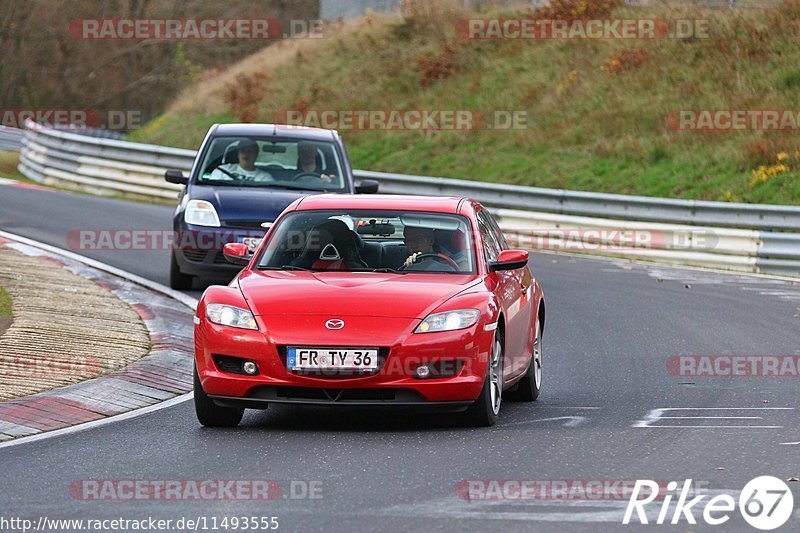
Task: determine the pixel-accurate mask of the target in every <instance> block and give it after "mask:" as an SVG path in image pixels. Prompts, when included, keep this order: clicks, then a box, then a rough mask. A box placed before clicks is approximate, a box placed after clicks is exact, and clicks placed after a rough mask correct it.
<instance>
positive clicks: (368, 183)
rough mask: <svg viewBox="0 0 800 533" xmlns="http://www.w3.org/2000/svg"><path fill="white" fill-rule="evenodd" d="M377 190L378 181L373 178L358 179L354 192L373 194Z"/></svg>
mask: <svg viewBox="0 0 800 533" xmlns="http://www.w3.org/2000/svg"><path fill="white" fill-rule="evenodd" d="M376 192H378V182H377V181H375V180H359V181H357V182H356V194H375V193H376Z"/></svg>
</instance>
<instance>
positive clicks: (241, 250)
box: [222, 242, 250, 266]
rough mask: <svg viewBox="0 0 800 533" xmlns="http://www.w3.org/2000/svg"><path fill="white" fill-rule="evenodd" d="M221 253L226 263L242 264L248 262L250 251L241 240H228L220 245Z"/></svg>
mask: <svg viewBox="0 0 800 533" xmlns="http://www.w3.org/2000/svg"><path fill="white" fill-rule="evenodd" d="M222 255H223V256H225V260H226V261H227V262H228V263H232V264H234V265H241V266H244V265H246V264H247V263H249V262H250V251H249V250H248V249H247V245H246V244H245V243H243V242H229V243H228V244H226V245H225V246H223V247H222Z"/></svg>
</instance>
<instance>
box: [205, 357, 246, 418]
mask: <svg viewBox="0 0 800 533" xmlns="http://www.w3.org/2000/svg"><path fill="white" fill-rule="evenodd" d="M194 412H195V414H196V415H197V420H198V421H199V422H200V423H201V424H202V425H204V426H206V427H211V428H230V427H235V426H238V425H239V422H241V421H242V416H244V408H242V407H220V406H219V405H217V404H215V403H214V400H212V399H211V398H209V397H208V395H207V394H206V393H205V391H204V390H203V385H202V384H201V383H200V377H199V376H198V375H197V369H195V371H194Z"/></svg>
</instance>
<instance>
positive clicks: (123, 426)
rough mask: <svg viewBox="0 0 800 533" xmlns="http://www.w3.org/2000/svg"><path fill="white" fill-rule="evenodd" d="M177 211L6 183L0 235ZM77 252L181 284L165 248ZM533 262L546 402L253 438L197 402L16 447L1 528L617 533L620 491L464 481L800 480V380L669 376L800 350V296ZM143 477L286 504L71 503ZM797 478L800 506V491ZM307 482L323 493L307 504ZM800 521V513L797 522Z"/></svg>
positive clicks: (775, 284) (322, 422)
mask: <svg viewBox="0 0 800 533" xmlns="http://www.w3.org/2000/svg"><path fill="white" fill-rule="evenodd" d="M171 212H172V209H170V208H167V207H157V206H149V205H145V204H139V203H129V202H123V201H117V200H109V199H102V198H95V197H91V196H84V195H77V194H68V193H63V192H47V191H41V190H31V189H25V188H18V187H12V186H7V185H0V229H3V230H6V231H9V232H12V233H17V234H20V235H24V236H27V237H30V238H33V239H37V240H40V241H43V242H46V243H49V244H52V245H55V246H59V247H64V248H66V247H68V244H67V241H66V235H67V234H68V232H69V231H71V230H75V229H98V228H105V229H110V228H136V229H167V228H169V227H170V215H171ZM79 253H83V254H84V255H88V256H90V257H92V258H95V259H98V260H101V261H104V262H107V263H109V264H111V265H113V266H117V267H119V268H122V269H125V270H128V271H130V272H133V273H135V274H138V275H141V276H144V277H146V278H149V279H152V280H155V281H158V282H161V283H166V278H167V266H168V255H167V254H168V252H165V251H152V252H97V253H93V252H80V251H79ZM532 262H533V269H534V273H535V275H536V276H538V277H539V279H540V280H541V282H542V284H543V286H544V288H545V291H546V293H547V298H548V318H547V330H546V334H545V337H544V341H545V357H546V359H545V385H544V391H543V394H542V397H541V398H540V401H539V402H537V403H535V404H532V405H530V404H513V403H505V404H504V406H503V412H502V414H501V417H500V421H499V422H498V424H497V426H495V427H493V428H490V429H474V428H469V427H465V426H463V425H461V423H460V422H459V421H458V420H457V419H456V420H454V419H453V417H452V415H447V414H441V415H431V414H427V415H420V414H415V413H413V412H406V411H400V412H398V411H389V412H387V411H378V412H374V411H340V410H328V409H321V408H285V407H271V408H270V409H269V410H268V411H264V412H258V411H248V412H247V414H246V416H245V419H244V421H243V423H242V426H241V427H239V428H237V429H233V430H209V429H203V428H201V427H200V426H199V425H198V423H197V422H196V420H195V418H194V412H193V407H192V404H191V402H184V403H181V404H179V405H176V406H173V407H170V408H167V409H163V410H160V411H156V412H153V413H149V414H146V415H143V416H140V417H137V418H134V419H131V420H126V421H121V422H116V423H112V424H109V425H106V426H102V427H98V428H93V429H89V430H86V431H82V432H78V433H74V434H70V435H64V436H57V437H54V438H50V439H46V440H42V441H39V442H32V443H27V444H22V445H18V446H13V447H10V448H5V449H0V464H1V465H2V473H3V474H2V476H0V517H27V518H32V519H34V520H38V518H39V517H41V516H46V517H47V518H48V519H54V518H60V519H66V518H75V519H103V518H107V519H111V518H127V519H143V518H147V517H158V518H162V519H172V520H177V519H179V518H181V517H187V518H193V519H196V518H198V517H207V522H206V525H207V528H208V529H207V530H212V529H211V525H212V523H211V522H210V520H211V517H217V519H218V520H222V518H223V517H233V516H237V517H242V516H257V517H262V516H263V517H273V516H274V517H278V519H279V524H280V529H279V530H284V531H326V532H330V531H351V530H358V531H360V530H374V531H393V532H394V531H405V530H410V531H432V530H436V531H458V530H463V529H465V528H470V529H472V528H486V529H503V530H514V531H516V530H526V531H561V530H578V531H619V530H620V529H621V528H622V529H624V527H623V526H621V525H620V521H621V520H622V516H623V513H624V509H625V505H626V502H627V499H626V498H615V497H614V495H613V494H610V495H608V496H607V497H605V498H602V499H600V500H598V499H592V498H580V497H577V496H575V497H571V498H569V499H568V500H566V501H563V500H562V501H553V500H552V499H541V498H523V501H520V498H519V497H518V496H516V493H513V492H509V491H507V493H506V494H505V496H506V497H505V498H503V497H502V494H499V495H498V494H495V496H500V497H499V498H494V499H490V500H485V499H484V500H477V499H474V500H472V501H468V500H467V499H466V498H465V497H464V494H465V492H464V491H463V490H457V488H458V489H462V488H463V487H465V486H470V485H466V484H465V483H464V482H469V481H470V480H471V481H472V482H473V484H472V485H471V486H473V487H477V486H479V484H480V480H527V481H528V483H529V485H530V483H536V484H537V485H536V486H539V487H541V486H544V485H545V484H546V483H552V482H561V481H569V480H584V481H588V480H605V481H626V480H636V479H652V480H658V481H660V482H662V483H667V482H668V481H672V480H676V481H679V482H683V480H685V479H688V478H691V479H693V480H696V484H697V485H699V486H700V488H704V489H706V490H707V491H708V492H709V493H710V494H718V493H723V492H724V493H730V494H732V495H734V497H738V491H739V490H740V489H741V488H742V487H743V486H744V484H745V483H746V482H747V481H749V480H750V479H752V478H754V477H756V476H760V475H773V476H776V477H779V478H781V479H787V478H790V477H793V476H798V475H800V424H798V414H800V395H799V394H798V390H800V389H798V377H797V376H796V375H795V376H794V377H791V376H785V377H750V378H730V379H728V378H719V377H717V378H703V377H691V376H688V377H687V376H676V375H673V374H671V373H670V372H669V371H668V367H667V362H668V360H669V358H670V357H671V356H676V355H717V354H739V355H771V354H778V355H782V354H798V353H800V352H798V350H800V345H799V343H798V340H800V333H799V332H800V318H798V315H800V284H792V283H788V282H782V281H776V280H769V279H760V278H755V277H749V276H739V275H733V274H721V273H710V272H705V271H698V270H690V269H681V268H670V267H662V266H655V265H647V266H644V265H639V264H629V263H628V262H625V261H606V260H599V259H588V258H587V259H584V258H571V257H568V256H564V255H560V256H555V255H550V254H535V255H534V257H533V259H532ZM192 294H193V295H197V294H199V293H197V292H194V293H192ZM655 409H662V411H658V412H655V411H653V410H655ZM664 409H670V410H669V411H666V410H664ZM665 416H670V417H672V418H663V417H665ZM720 417H724V418H720ZM652 426H657V427H652ZM720 426H721V427H720ZM137 479H138V480H236V479H247V480H252V479H261V480H263V479H266V480H275V481H277V482H279V483H280V484H281V486H282V492H281V493H280V495H279V496H278V497H277V498H276V499H274V500H270V501H248V500H232V499H224V500H222V501H212V502H209V501H194V500H186V499H183V500H178V501H175V500H163V499H162V500H157V499H153V498H145V499H138V500H135V501H109V500H101V501H97V500H86V499H84V498H82V497H81V495H80V492H79V491H77V492H76V491H75V490H73V491H72V492H71V491H70V487H72V488H73V489H74V488H75V486H76V483H77V484H80V483H81V480H137ZM292 481H294V484H292ZM790 485H791V486H792V488H793V492H794V496H795V501H796V505H795V508H796V509H798V508H800V494H799V493H798V492H799V491H798V490H797V486H798V485H800V483H794V484H792V483H790ZM84 486H85V485H84ZM304 486H306V487H309V486H310V487H311V490H312V491H315V494H316V495H318V496H319V497H318V498H313V499H308V498H302V493H303V492H305V491H304V490H302V487H304ZM485 486H491V485H485ZM496 486H497V485H495V487H496ZM502 486H503V487H506V488H508V487H514V486H515V485H513V484H508V483H505V482H504V484H503V485H502ZM292 490H293V491H294V494H292V493H291V491H292ZM477 494H478V493H477V492H475V493H473V495H477ZM292 496H298V498H293V497H292ZM675 499H677V498H675ZM706 501H707V500H706ZM653 505H654V507H653V509H650V508H649V507H648V516H650V520H651V521H652V520H655V518H656V516H657V514H658V510H659V508H658V506H656V504H653ZM671 515H672V513H671V512H670V515H669V516H670V517H671ZM701 515H702V509H701V510H700V512H695V516H696V517H697V518H698V520H700V521H702V517H701ZM218 523H219V522H218ZM798 524H800V517H799V516H798V514H797V511H795V516H794V517H793V518H792V519H791V520H790V522H789V524H788V525H787V526H785V527H784V529H794V530H796V529H797V527H798ZM229 525H230V523H229ZM627 528H628V529H630V530H638V529H644V526H627ZM0 529H3V528H2V527H0ZM65 529H67V528H65ZM200 529H201V530H202V526H201V527H200ZM689 529H691V530H700V531H706V530H709V531H710V530H719V531H722V530H725V531H752V529H751V528H750V526H748V525H747V524H746V523H745V522H744V521H743V519H742V518H741V516H739V515H738V513H733V514H732V516H731V520H730V521H729V522H728V523H726V524H725V525H724V526H717V527H716V528H714V527H710V526H707V525H704V524H702V522H701V525H698V526H690V525H688V524H687V523H686V522H685V521H682V522H681V523H680V525H679V526H667V525H664V526H659V527H657V528H656V529H655V530H657V531H661V530H676V531H686V530H689ZM220 530H222V529H220ZM229 530H230V529H229Z"/></svg>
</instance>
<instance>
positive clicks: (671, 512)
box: [622, 476, 794, 531]
mask: <svg viewBox="0 0 800 533" xmlns="http://www.w3.org/2000/svg"><path fill="white" fill-rule="evenodd" d="M662 491H663V489H662ZM691 493H692V480H691V479H687V480H686V481H685V482H684V484H683V485H682V486H681V487H679V486H678V483H677V482H676V481H670V482H669V483H668V484H667V494H666V495H663V493H662V496H663V499H662V498H659V484H658V483H657V482H655V481H652V480H649V479H645V480H641V479H640V480H637V481H636V485H634V487H633V493H632V494H631V498H630V500H628V507H627V508H626V509H625V517H624V518H623V519H622V523H623V524H626V525H627V524H630V523H631V519H632V518H633V515H634V512H635V513H636V519H638V523H640V524H649V523H651V522H649V519H652V517H653V514H654V512H655V510H656V509H658V507H659V504H660V509H659V510H658V518H656V520H655V522H654V523H655V524H666V523H669V524H678V523H679V522H680V520H681V519H682V518H685V519H686V521H687V522H688V523H689V524H696V523H697V518H696V517H695V513H702V519H703V521H705V523H706V524H709V525H712V526H718V525H722V524H724V523H726V522H727V521H728V520H730V519H731V515H732V514H733V513H734V512H735V511H736V509H737V502H736V499H735V498H734V497H733V496H731V495H730V494H718V495H716V496H714V497H712V498H710V499H709V500H708V501H706V502H705V505H703V504H702V503H701V502H703V500H704V499H705V498H706V497H708V496H709V495H708V494H701V495H699V496H695V497H693V498H692V499H689V497H690V494H691ZM676 495H677V501H676V502H675V504H674V507H673V497H674V496H676ZM657 498H658V499H659V502H658V503H656V504H655V505H653V506H652V507H651V508H649V509H647V510H646V509H645V508H646V507H647V506H648V505H649V504H651V503H653V502H654V501H655V500H656V499H657ZM648 510H649V511H651V513H650V518H649V519H648V513H647V511H648ZM738 510H739V513H741V515H742V518H744V520H745V521H746V522H747V523H748V524H750V525H751V526H753V527H754V528H756V529H760V530H763V531H767V530H771V529H777V528H779V527H781V526H782V525H784V524H785V523H786V522H787V521H788V520H789V518H791V516H792V511H793V510H794V497H793V496H792V492H791V490H789V486H788V485H787V484H786V483H784V482H783V481H782V480H780V479H778V478H776V477H772V476H759V477H757V478H755V479H753V480H751V481H749V482H748V483H747V484H746V485H745V486H744V488H743V489H742V491H741V493H740V494H739V501H738ZM636 519H634V520H636ZM634 523H635V522H634Z"/></svg>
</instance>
